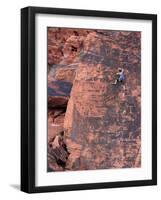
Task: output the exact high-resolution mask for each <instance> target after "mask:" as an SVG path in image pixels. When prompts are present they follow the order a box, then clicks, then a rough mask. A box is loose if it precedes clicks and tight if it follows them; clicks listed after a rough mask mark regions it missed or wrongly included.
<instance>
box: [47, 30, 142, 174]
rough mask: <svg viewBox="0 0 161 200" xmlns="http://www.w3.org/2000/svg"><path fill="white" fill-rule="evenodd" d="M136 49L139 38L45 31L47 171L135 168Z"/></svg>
mask: <svg viewBox="0 0 161 200" xmlns="http://www.w3.org/2000/svg"><path fill="white" fill-rule="evenodd" d="M140 45H141V33H140V32H127V31H126V32H125V31H108V30H107V31H106V30H83V29H68V28H59V29H57V28H50V29H48V63H49V66H50V68H49V73H48V171H64V170H92V169H109V168H134V167H140V166H141V153H140V148H141V127H140V123H141V113H140V112H141V111H140V106H141V105H140V103H141V73H140V71H141V54H140V53H141V52H140ZM60 46H61V52H62V53H61V56H60V54H59V50H60ZM51 49H52V51H51ZM56 55H57V59H56ZM118 68H122V69H124V74H125V80H124V81H123V82H122V83H120V82H119V83H117V84H116V85H114V84H113V83H114V82H115V80H116V77H117V76H116V73H117V72H118Z"/></svg>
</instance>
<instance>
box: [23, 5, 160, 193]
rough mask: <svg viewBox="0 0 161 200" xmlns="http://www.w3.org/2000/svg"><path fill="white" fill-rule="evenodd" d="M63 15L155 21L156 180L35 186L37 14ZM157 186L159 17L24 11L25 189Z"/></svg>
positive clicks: (60, 189)
mask: <svg viewBox="0 0 161 200" xmlns="http://www.w3.org/2000/svg"><path fill="white" fill-rule="evenodd" d="M38 13H41V14H62V15H72V16H73V17H74V16H91V17H108V18H122V19H138V20H151V21H152V179H150V180H138V181H122V182H106V183H105V182H102V183H89V184H76V185H59V186H42V187H36V186H35V38H36V36H35V15H36V14H38ZM156 184H157V15H155V14H140V13H123V12H109V11H96V10H75V9H61V8H45V7H26V8H22V9H21V190H22V191H24V192H27V193H37V192H58V191H68V190H85V189H101V188H117V187H131V186H147V185H156Z"/></svg>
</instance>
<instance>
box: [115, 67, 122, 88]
mask: <svg viewBox="0 0 161 200" xmlns="http://www.w3.org/2000/svg"><path fill="white" fill-rule="evenodd" d="M116 75H117V79H116V80H115V82H114V83H113V85H116V84H117V83H118V82H123V81H124V80H125V75H124V70H123V69H122V68H119V69H118V72H117V73H116Z"/></svg>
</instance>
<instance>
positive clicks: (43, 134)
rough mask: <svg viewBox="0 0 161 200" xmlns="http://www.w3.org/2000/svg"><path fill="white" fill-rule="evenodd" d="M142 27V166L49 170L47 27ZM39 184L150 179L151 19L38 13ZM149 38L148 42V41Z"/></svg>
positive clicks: (37, 136)
mask: <svg viewBox="0 0 161 200" xmlns="http://www.w3.org/2000/svg"><path fill="white" fill-rule="evenodd" d="M48 26H50V27H77V28H94V29H107V30H108V29H112V30H130V31H132V30H133V31H141V86H142V87H141V97H142V100H141V113H143V115H142V118H141V124H142V125H141V146H142V154H141V156H142V157H141V158H142V167H141V168H137V169H134V168H133V169H104V170H88V171H73V172H53V173H47V96H46V94H47V27H48ZM35 30H36V37H35V38H36V44H35V45H36V92H37V93H36V119H37V120H36V144H35V145H36V163H35V165H36V180H35V182H36V186H46V185H48V186H49V185H65V184H79V183H96V182H114V181H129V180H145V179H151V175H152V174H151V171H152V169H151V163H152V155H151V152H152V145H151V142H152V137H151V130H152V124H151V123H152V119H151V118H152V117H151V113H152V112H151V105H152V102H151V97H152V93H151V84H152V77H151V74H152V72H151V69H152V67H151V63H152V60H151V53H152V52H151V50H152V24H151V21H148V20H147V21H145V20H143V21H141V20H126V19H110V18H109V19H108V18H98V17H97V18H96V17H95V18H90V17H79V16H77V17H71V16H61V15H47V14H43V15H42V14H38V15H37V16H36V25H35ZM147 41H148V42H147Z"/></svg>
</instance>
